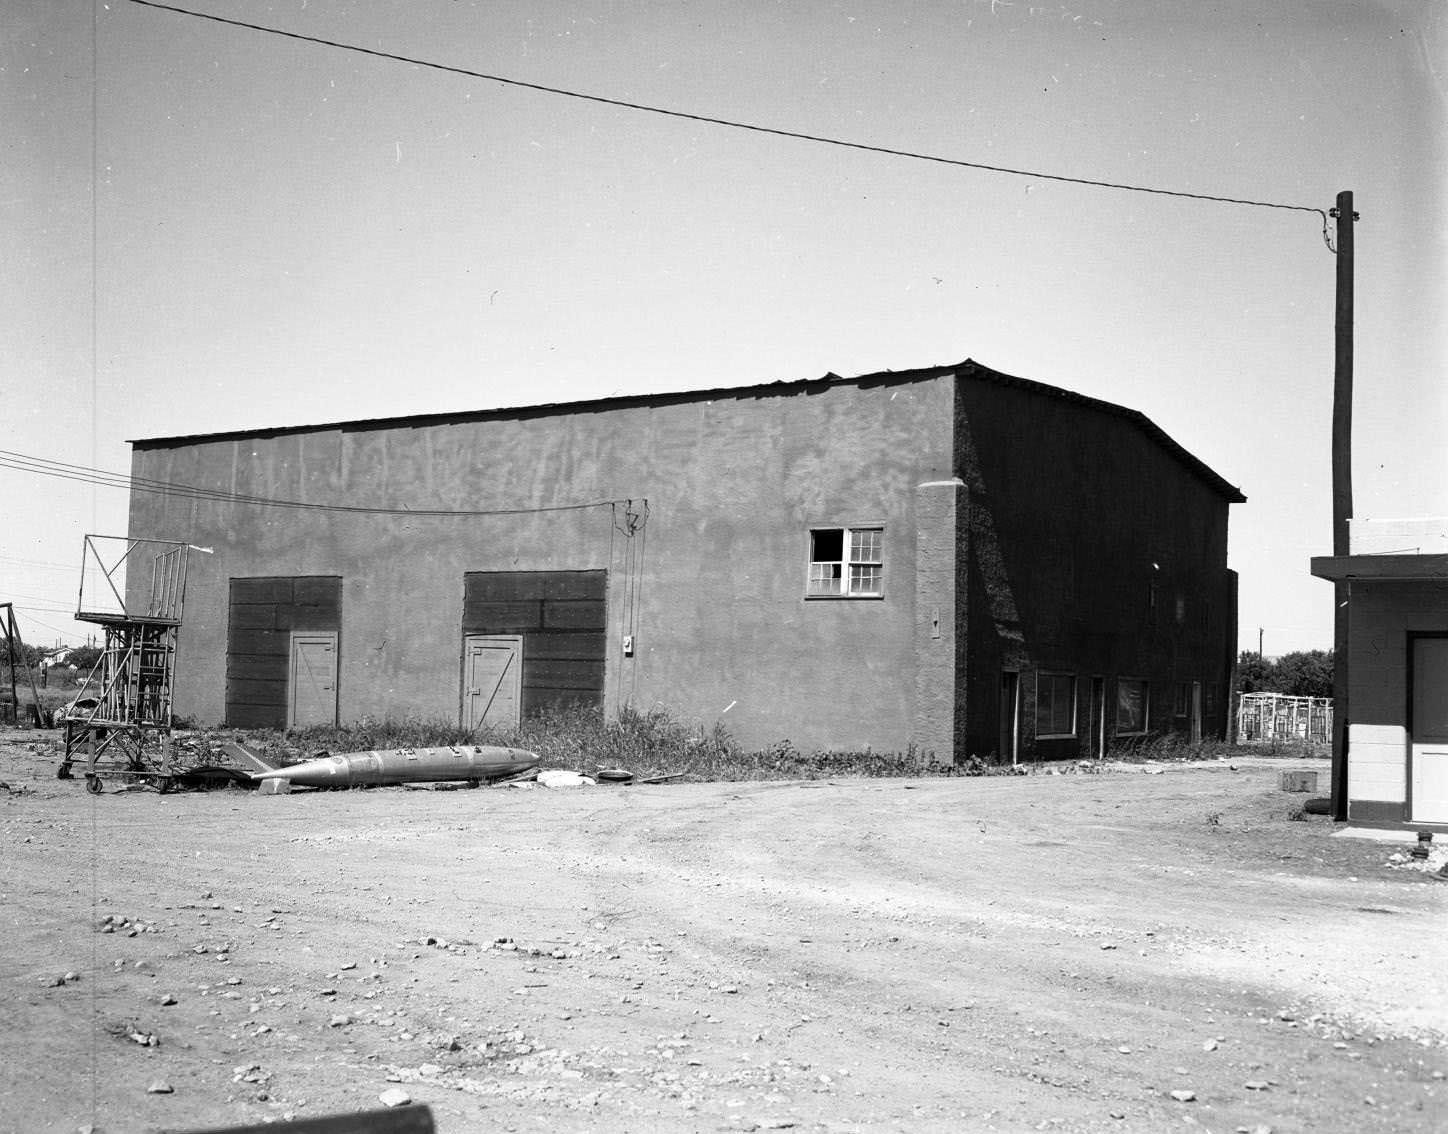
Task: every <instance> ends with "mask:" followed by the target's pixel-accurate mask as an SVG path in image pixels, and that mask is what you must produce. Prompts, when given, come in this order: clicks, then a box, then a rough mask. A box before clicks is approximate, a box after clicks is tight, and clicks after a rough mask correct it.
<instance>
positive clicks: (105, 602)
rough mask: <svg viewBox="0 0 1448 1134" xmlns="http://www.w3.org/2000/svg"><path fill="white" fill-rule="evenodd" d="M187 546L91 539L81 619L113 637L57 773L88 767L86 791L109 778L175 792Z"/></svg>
mask: <svg viewBox="0 0 1448 1134" xmlns="http://www.w3.org/2000/svg"><path fill="white" fill-rule="evenodd" d="M187 550H188V548H187V545H186V544H184V543H176V542H174V541H171V540H153V539H130V538H127V537H124V536H91V535H88V536H86V537H85V550H84V558H83V562H82V566H81V586H80V601H79V603H78V604H77V609H76V614H75V616H76V618H77V619H78V620H80V621H82V622H93V623H95V624H96V625H97V626H100V627H102V629H103V630H104V631H105V646H104V648H103V649H102V651H101V655H100V657H99V659H97V661H96V664H95V666H94V667H93V668H92V669H91V671H90V673H89V674H88V675H87V677H86V679H85V683H84V684H83V685H82V687H81V690H80V692H79V694H78V695H77V697H76V701H75V702H74V704H78V705H79V704H84V706H85V707H84V708H82V709H79V710H76V711H73V712H72V713H71V714H70V715H69V717H68V718H67V719H66V721H65V758H64V759H63V761H62V762H61V765H60V770H59V773H58V775H59V776H60V778H61V779H69V778H70V777H71V766H72V765H73V764H75V763H77V762H82V763H84V766H85V780H86V790H87V791H91V792H99V791H100V790H101V786H102V783H101V773H102V772H105V773H106V774H107V775H112V776H122V777H129V778H132V779H138V780H141V781H143V782H147V783H150V784H152V785H153V786H155V787H156V788H158V789H160V790H161V791H165V790H167V789H168V788H169V787H170V786H171V776H172V774H173V767H172V745H171V690H172V685H173V682H174V679H175V674H176V638H177V632H178V631H179V630H180V627H181V610H182V606H183V605H184V602H185V598H186V553H187Z"/></svg>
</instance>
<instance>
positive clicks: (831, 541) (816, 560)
mask: <svg viewBox="0 0 1448 1134" xmlns="http://www.w3.org/2000/svg"><path fill="white" fill-rule="evenodd" d="M809 540H810V542H809V546H810V565H809V582H808V585H807V587H806V591H805V593H806V594H807V595H839V596H842V597H850V596H853V597H858V598H879V597H881V596H883V594H884V591H883V587H884V565H883V563H882V561H881V555H882V546H883V544H884V531H883V530H882V529H881V528H814V529H811V530H810V533H809ZM847 549H848V550H847ZM847 555H848V558H846V556H847ZM846 568H848V570H846Z"/></svg>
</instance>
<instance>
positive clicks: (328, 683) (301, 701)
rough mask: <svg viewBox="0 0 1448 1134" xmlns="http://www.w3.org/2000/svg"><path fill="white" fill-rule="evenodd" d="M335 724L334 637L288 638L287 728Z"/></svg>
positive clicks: (308, 635) (318, 634)
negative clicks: (290, 662) (289, 656)
mask: <svg viewBox="0 0 1448 1134" xmlns="http://www.w3.org/2000/svg"><path fill="white" fill-rule="evenodd" d="M336 723H337V635H336V632H335V631H333V632H327V633H322V632H308V633H305V634H303V633H296V634H293V635H292V666H291V674H290V677H289V680H288V684H287V727H288V728H306V727H307V726H309V725H334V724H336Z"/></svg>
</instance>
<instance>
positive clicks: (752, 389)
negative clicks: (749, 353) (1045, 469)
mask: <svg viewBox="0 0 1448 1134" xmlns="http://www.w3.org/2000/svg"><path fill="white" fill-rule="evenodd" d="M952 375H958V376H960V377H967V378H974V379H977V380H980V381H985V382H994V383H997V384H999V385H1003V386H1011V387H1015V388H1017V389H1022V390H1027V391H1029V392H1031V393H1033V394H1038V395H1041V396H1043V397H1048V398H1055V399H1059V400H1061V401H1066V402H1070V403H1072V404H1074V405H1079V406H1084V407H1086V408H1088V409H1093V410H1096V411H1097V412H1100V413H1106V414H1110V415H1112V416H1115V417H1121V418H1124V419H1126V420H1127V421H1129V422H1131V423H1132V424H1133V425H1135V426H1136V427H1137V428H1138V429H1140V430H1141V431H1142V432H1143V433H1145V434H1146V436H1147V437H1148V438H1150V439H1151V440H1152V441H1153V442H1155V443H1156V444H1157V445H1159V446H1161V447H1162V448H1163V449H1164V450H1166V452H1167V453H1168V454H1169V455H1170V456H1171V457H1173V458H1174V459H1175V460H1176V461H1177V462H1178V463H1180V464H1182V465H1183V466H1185V467H1186V469H1187V470H1188V471H1190V472H1192V473H1193V474H1195V475H1196V476H1198V477H1199V478H1201V479H1202V480H1203V481H1204V482H1205V483H1206V484H1207V485H1208V486H1209V487H1210V488H1212V489H1213V490H1214V491H1216V492H1217V493H1218V494H1219V495H1221V496H1222V497H1224V498H1225V499H1226V500H1227V501H1228V502H1229V503H1233V504H1241V503H1243V502H1244V501H1246V499H1247V498H1246V497H1245V496H1244V495H1242V492H1241V490H1240V489H1239V488H1237V487H1236V486H1235V485H1232V484H1230V483H1228V482H1227V481H1226V480H1225V479H1223V478H1222V477H1221V476H1219V475H1218V474H1217V473H1216V472H1214V471H1213V470H1212V469H1211V468H1210V467H1209V466H1208V465H1207V464H1205V463H1204V462H1203V461H1202V460H1200V459H1199V458H1197V457H1195V456H1193V455H1192V454H1191V453H1189V452H1188V451H1187V450H1186V449H1184V448H1183V447H1182V446H1181V445H1179V444H1177V442H1176V441H1174V440H1172V438H1171V437H1170V436H1169V435H1168V434H1167V433H1166V431H1165V430H1163V429H1162V428H1161V427H1160V426H1159V425H1157V424H1156V423H1155V422H1153V421H1152V420H1151V419H1150V418H1149V417H1147V416H1146V415H1145V414H1144V413H1142V412H1141V411H1140V410H1134V409H1129V408H1128V407H1126V406H1120V405H1117V404H1115V403H1114V402H1107V401H1102V400H1101V399H1100V398H1091V397H1087V396H1086V395H1085V394H1078V393H1075V392H1074V391H1071V390H1063V389H1062V388H1061V387H1059V386H1050V385H1047V384H1046V383H1044V382H1036V381H1033V380H1031V379H1029V378H1017V377H1014V376H1013V375H1010V374H1004V373H1002V372H1001V371H999V370H993V369H991V368H990V367H989V366H986V365H984V364H982V363H979V362H976V361H975V360H974V359H969V358H968V359H966V360H965V361H964V362H960V363H957V364H955V365H951V366H928V367H922V368H919V369H914V370H883V371H877V372H875V373H872V374H860V375H856V376H855V377H852V378H842V377H840V375H838V374H833V373H831V374H825V375H824V376H823V377H820V378H801V379H793V380H788V381H778V382H763V383H757V384H755V385H750V386H720V387H715V388H712V389H707V390H682V391H674V392H669V393H660V394H624V395H615V396H610V397H607V398H586V399H583V400H580V401H572V402H546V403H543V404H540V405H532V406H511V407H504V408H501V409H486V410H457V411H451V412H441V413H427V414H409V415H405V416H402V417H381V418H365V419H360V420H355V421H333V422H321V423H317V424H311V425H286V426H273V427H267V428H262V429H238V430H227V431H223V432H219V433H196V434H185V435H179V436H174V437H149V438H141V439H137V440H132V441H131V442H130V444H131V445H132V446H133V447H134V448H136V449H139V450H154V449H169V448H175V447H177V446H181V445H191V444H200V443H206V442H215V441H236V440H242V439H244V438H271V437H285V436H289V435H295V434H298V433H317V432H320V431H322V430H342V431H344V432H360V431H364V430H374V429H398V428H412V427H416V426H425V425H444V424H449V423H462V422H473V421H508V420H515V421H517V420H527V419H530V418H538V417H553V416H560V415H564V414H581V413H599V412H602V411H605V410H613V409H627V408H633V407H647V406H668V405H681V404H687V403H689V402H701V401H717V400H721V399H725V398H774V397H788V396H791V395H794V394H805V393H811V392H818V391H820V390H823V389H826V388H828V387H830V386H860V387H862V388H867V387H871V386H897V385H908V384H910V383H913V382H922V381H930V380H934V379H938V378H946V377H950V376H952Z"/></svg>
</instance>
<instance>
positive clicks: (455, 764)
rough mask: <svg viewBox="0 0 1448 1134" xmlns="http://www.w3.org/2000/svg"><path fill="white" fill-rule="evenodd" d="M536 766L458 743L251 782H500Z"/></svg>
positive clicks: (506, 751) (299, 767) (369, 755)
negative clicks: (446, 746)
mask: <svg viewBox="0 0 1448 1134" xmlns="http://www.w3.org/2000/svg"><path fill="white" fill-rule="evenodd" d="M537 766H538V757H537V755H536V754H535V753H532V752H528V751H526V750H525V749H522V748H499V747H496V746H494V745H488V744H459V745H454V746H452V747H448V748H390V749H385V750H383V751H381V752H346V753H342V754H341V755H338V756H319V757H318V758H317V759H315V760H307V761H305V762H303V763H301V764H293V765H292V766H291V767H289V768H277V769H275V770H274V771H270V772H256V773H253V775H252V779H254V780H289V781H290V782H291V783H292V784H294V785H295V786H297V787H362V786H368V785H376V784H409V783H441V782H444V781H448V780H498V779H502V778H504V777H505V776H513V775H517V773H519V772H523V771H526V770H527V769H529V768H535V767H537Z"/></svg>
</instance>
